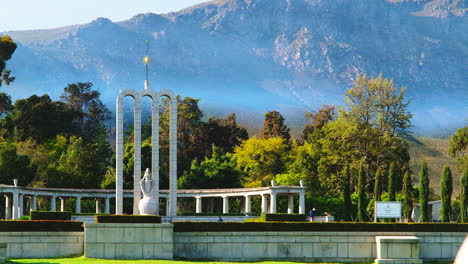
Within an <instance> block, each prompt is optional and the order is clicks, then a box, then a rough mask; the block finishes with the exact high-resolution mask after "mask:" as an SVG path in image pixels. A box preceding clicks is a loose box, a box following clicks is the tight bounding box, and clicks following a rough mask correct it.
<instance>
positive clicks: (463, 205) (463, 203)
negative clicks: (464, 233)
mask: <svg viewBox="0 0 468 264" xmlns="http://www.w3.org/2000/svg"><path fill="white" fill-rule="evenodd" d="M467 195H468V166H465V169H464V170H463V175H462V177H461V178H460V211H461V222H462V223H467V222H468V213H467V209H468V199H467Z"/></svg>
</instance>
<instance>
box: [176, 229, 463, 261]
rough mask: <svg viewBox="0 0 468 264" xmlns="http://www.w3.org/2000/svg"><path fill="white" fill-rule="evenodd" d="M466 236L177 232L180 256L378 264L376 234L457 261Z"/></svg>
mask: <svg viewBox="0 0 468 264" xmlns="http://www.w3.org/2000/svg"><path fill="white" fill-rule="evenodd" d="M465 235H466V234H464V233H426V232H424V233H413V232H411V233H410V232H340V233H336V232H177V233H174V257H176V258H189V259H215V260H224V261H256V260H263V259H275V260H293V261H323V262H372V261H373V260H374V259H375V258H376V256H377V254H376V243H375V237H376V236H416V237H418V238H419V239H420V257H421V259H423V260H425V261H453V259H454V258H455V255H456V253H457V251H458V248H459V247H460V245H461V243H462V242H463V239H464V237H465Z"/></svg>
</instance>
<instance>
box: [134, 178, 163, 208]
mask: <svg viewBox="0 0 468 264" xmlns="http://www.w3.org/2000/svg"><path fill="white" fill-rule="evenodd" d="M140 188H141V192H142V193H143V199H141V200H140V202H139V203H138V209H140V214H141V215H155V214H156V212H157V209H158V208H157V203H156V200H155V199H154V198H153V197H151V192H152V190H153V188H154V182H153V179H152V178H151V173H150V170H149V169H146V171H145V175H144V176H143V179H141V180H140Z"/></svg>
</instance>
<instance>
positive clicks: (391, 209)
mask: <svg viewBox="0 0 468 264" xmlns="http://www.w3.org/2000/svg"><path fill="white" fill-rule="evenodd" d="M377 218H398V219H401V202H397V201H392V202H381V201H376V202H375V203H374V222H377Z"/></svg>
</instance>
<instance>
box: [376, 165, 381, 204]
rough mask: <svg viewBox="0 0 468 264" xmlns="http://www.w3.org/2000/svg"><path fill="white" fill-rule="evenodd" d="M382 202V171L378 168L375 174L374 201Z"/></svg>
mask: <svg viewBox="0 0 468 264" xmlns="http://www.w3.org/2000/svg"><path fill="white" fill-rule="evenodd" d="M380 200H382V170H381V169H380V168H378V169H377V172H375V183H374V201H380Z"/></svg>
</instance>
